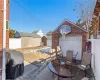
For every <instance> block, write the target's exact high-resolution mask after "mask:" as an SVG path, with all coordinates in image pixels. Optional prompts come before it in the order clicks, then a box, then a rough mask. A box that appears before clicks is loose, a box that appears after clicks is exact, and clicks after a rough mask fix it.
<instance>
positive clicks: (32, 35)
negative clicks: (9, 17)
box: [17, 32, 41, 38]
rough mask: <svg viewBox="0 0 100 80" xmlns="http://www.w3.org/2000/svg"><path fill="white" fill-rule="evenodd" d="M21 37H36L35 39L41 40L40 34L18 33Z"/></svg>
mask: <svg viewBox="0 0 100 80" xmlns="http://www.w3.org/2000/svg"><path fill="white" fill-rule="evenodd" d="M17 33H18V34H19V35H20V37H34V38H41V36H39V35H38V34H35V33H28V32H17Z"/></svg>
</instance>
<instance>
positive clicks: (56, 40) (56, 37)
mask: <svg viewBox="0 0 100 80" xmlns="http://www.w3.org/2000/svg"><path fill="white" fill-rule="evenodd" d="M62 25H69V26H70V27H71V33H69V34H68V35H69V36H70V35H71V36H72V35H73V36H74V35H82V53H83V52H84V51H85V48H86V37H87V36H86V34H87V33H86V31H83V30H82V29H80V28H78V27H77V26H76V25H74V24H72V23H71V22H69V21H64V22H63V23H62V24H61V25H60V26H59V27H58V28H57V29H56V30H55V31H54V32H53V33H52V48H53V49H56V47H57V46H58V45H59V37H60V33H59V28H60V27H61V26H62Z"/></svg>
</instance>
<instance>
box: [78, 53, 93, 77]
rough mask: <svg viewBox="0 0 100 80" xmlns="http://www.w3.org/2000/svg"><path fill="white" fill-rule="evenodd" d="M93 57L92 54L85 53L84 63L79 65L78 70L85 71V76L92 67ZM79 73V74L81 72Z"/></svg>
mask: <svg viewBox="0 0 100 80" xmlns="http://www.w3.org/2000/svg"><path fill="white" fill-rule="evenodd" d="M91 57H92V54H91V53H86V52H84V53H83V57H82V61H81V64H80V65H77V66H78V68H79V69H80V71H84V73H85V76H86V74H87V73H86V70H87V69H89V68H90V67H91ZM80 71H79V72H80Z"/></svg>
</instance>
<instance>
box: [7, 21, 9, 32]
mask: <svg viewBox="0 0 100 80" xmlns="http://www.w3.org/2000/svg"><path fill="white" fill-rule="evenodd" d="M6 29H7V30H8V29H9V21H6Z"/></svg>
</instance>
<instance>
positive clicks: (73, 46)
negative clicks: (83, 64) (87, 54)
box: [59, 36, 82, 60]
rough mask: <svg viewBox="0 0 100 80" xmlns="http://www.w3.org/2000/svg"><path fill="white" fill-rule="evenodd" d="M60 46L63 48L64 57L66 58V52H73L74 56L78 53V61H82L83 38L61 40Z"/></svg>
mask: <svg viewBox="0 0 100 80" xmlns="http://www.w3.org/2000/svg"><path fill="white" fill-rule="evenodd" d="M59 46H61V49H62V52H63V56H66V52H67V51H68V50H73V55H76V54H77V53H78V55H77V57H76V59H78V60H80V59H81V56H82V36H75V37H74V36H72V37H65V38H59Z"/></svg>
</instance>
